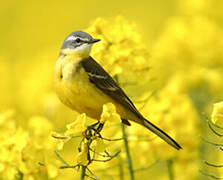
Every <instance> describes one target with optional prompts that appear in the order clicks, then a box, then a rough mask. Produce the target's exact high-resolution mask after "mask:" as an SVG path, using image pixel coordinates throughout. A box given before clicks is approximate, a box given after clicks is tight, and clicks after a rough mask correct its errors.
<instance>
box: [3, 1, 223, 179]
mask: <svg viewBox="0 0 223 180" xmlns="http://www.w3.org/2000/svg"><path fill="white" fill-rule="evenodd" d="M0 19H1V29H0V33H1V43H0V77H1V78H0V84H1V88H0V89H1V91H0V92H1V93H0V111H1V116H0V129H1V137H0V141H1V142H0V147H1V148H0V178H1V179H6V180H7V179H16V178H17V179H29V180H31V179H79V175H80V174H79V172H76V171H74V170H72V169H68V170H61V169H59V168H58V167H59V166H60V165H61V162H60V161H58V158H57V157H56V156H55V155H54V154H53V151H54V150H55V149H56V147H55V143H56V142H53V143H51V141H52V140H51V138H50V134H51V131H57V132H64V131H65V129H66V124H68V123H71V122H73V121H74V120H75V118H76V117H77V115H78V114H77V113H75V112H72V111H71V110H69V109H68V108H67V107H65V106H64V105H62V104H61V103H60V102H59V100H58V99H57V96H56V95H55V92H54V89H53V80H52V79H53V78H52V77H53V67H54V64H55V62H56V60H57V58H58V55H59V50H60V46H61V44H62V42H63V40H64V38H65V37H66V36H67V35H68V34H69V33H70V32H72V31H75V30H87V31H88V32H91V33H92V34H93V35H95V36H98V37H100V38H102V40H103V42H104V43H101V44H99V45H97V46H98V49H100V50H101V52H103V53H105V54H102V53H101V52H100V51H99V50H97V47H96V46H95V47H94V48H93V56H94V57H95V58H96V59H98V61H99V62H100V63H101V64H102V65H103V66H104V67H105V68H106V69H107V70H108V71H109V72H110V73H111V74H112V75H118V76H119V77H120V85H121V86H122V87H123V88H124V89H125V91H126V92H127V94H128V95H129V96H130V97H131V98H132V99H133V101H134V102H135V103H136V105H137V107H138V108H139V109H140V110H141V111H142V113H143V114H144V115H145V116H146V117H150V120H151V121H152V122H154V123H156V124H158V125H159V126H160V127H162V129H164V130H165V131H167V132H168V133H169V134H171V136H173V137H175V139H176V140H177V141H178V142H179V143H180V144H181V145H182V147H183V150H181V151H175V150H174V149H172V148H170V147H168V145H166V144H165V143H163V142H162V141H160V140H159V139H158V138H154V136H153V135H152V134H151V133H148V132H147V131H146V130H144V129H142V128H141V127H139V126H137V125H135V124H134V125H133V126H131V127H128V128H127V130H128V133H129V143H130V152H131V155H132V162H133V167H134V169H135V179H136V180H137V179H157V180H163V179H164V180H166V179H170V180H174V179H177V180H183V179H185V180H188V179H202V180H203V179H212V178H211V177H208V176H205V175H203V174H202V173H201V172H200V171H202V172H207V173H209V174H213V175H215V176H218V177H223V170H221V169H219V168H218V169H217V168H214V167H210V166H206V165H205V164H204V160H208V161H210V162H213V163H216V164H221V163H223V158H222V157H223V156H222V155H223V153H222V152H221V151H217V149H216V147H214V146H212V145H210V144H208V143H206V142H204V141H202V138H205V139H208V140H210V141H212V142H220V141H221V138H217V137H216V136H215V135H214V134H213V132H212V131H210V129H209V128H208V126H207V123H206V120H207V117H210V115H211V112H212V108H213V104H214V103H216V102H219V101H221V100H222V99H223V93H222V92H223V83H222V77H223V38H222V37H223V2H221V1H219V0H186V1H185V0H184V1H183V0H169V1H165V0H156V1H155V0H149V1H102V0H96V1H71V0H66V1H52V0H50V1H43V0H39V1H26V0H19V1H18V0H17V1H16V0H15V1H4V2H2V3H1V7H0ZM98 29H100V30H102V31H103V35H102V34H100V33H99V32H98V31H97V30H98ZM107 39H109V41H111V42H114V43H113V48H111V49H110V50H108V51H107V50H106V48H105V47H106V46H107V45H106V40H107ZM123 39H125V43H124V44H122V43H120V42H122V41H121V40H123ZM122 50H123V51H122ZM121 52H123V53H121ZM111 56H112V57H113V58H112V60H109V59H110V57H111ZM103 57H104V58H103ZM122 59H125V60H126V59H127V61H124V62H123V60H122ZM113 64H115V65H114V66H111V65H113ZM126 69H128V73H126ZM106 129H107V130H105V131H106V132H107V134H106V133H105V136H107V137H109V138H113V137H120V136H121V131H120V126H119V124H117V122H116V123H114V124H112V128H109V126H107V127H106ZM114 132H118V133H116V134H115V133H114ZM79 141H80V139H76V140H73V141H72V142H71V143H70V144H67V145H65V147H64V149H63V150H61V154H62V155H63V157H64V159H67V160H68V162H69V163H71V164H75V156H76V154H77V148H76V147H77V144H78V142H79ZM108 146H109V145H108ZM112 147H113V149H114V147H115V148H117V149H119V148H120V149H121V150H122V153H121V155H120V156H119V157H117V158H116V160H112V161H111V162H108V163H101V164H100V163H98V164H97V163H96V164H92V165H91V167H90V169H92V171H93V172H94V174H96V175H97V176H98V177H100V179H128V178H129V177H128V171H127V165H126V162H125V153H124V150H123V145H122V142H119V143H114V144H113V145H112ZM38 162H44V164H46V166H41V165H39V164H38ZM105 169H106V170H105Z"/></svg>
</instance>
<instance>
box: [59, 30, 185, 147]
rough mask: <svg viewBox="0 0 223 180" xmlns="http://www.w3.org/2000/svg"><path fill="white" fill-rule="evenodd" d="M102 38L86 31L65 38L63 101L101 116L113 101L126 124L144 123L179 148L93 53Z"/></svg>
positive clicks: (61, 58) (61, 81)
mask: <svg viewBox="0 0 223 180" xmlns="http://www.w3.org/2000/svg"><path fill="white" fill-rule="evenodd" d="M98 41H100V40H99V39H94V38H92V37H91V36H90V35H89V34H87V33H85V32H83V31H76V32H73V33H71V34H70V35H69V36H68V37H67V38H66V39H65V41H64V43H63V45H62V47H61V51H60V56H59V59H58V60H57V62H56V66H55V87H56V92H57V94H58V96H59V98H60V100H61V101H62V102H63V103H64V104H65V105H67V106H69V107H70V108H71V109H73V110H76V111H78V112H79V113H86V114H87V115H88V116H89V117H92V118H95V119H98V120H99V119H100V115H101V113H102V106H103V104H105V103H108V102H111V103H113V104H114V105H115V106H116V108H117V112H118V113H119V114H120V116H121V119H122V123H124V124H126V125H130V123H129V121H128V120H131V121H134V122H136V123H138V124H141V125H143V126H144V127H146V128H147V129H149V130H150V131H152V132H153V133H155V134H156V135H158V136H159V137H160V138H162V139H163V140H164V141H166V142H167V143H168V144H170V145H171V146H173V147H174V148H176V149H178V150H179V149H181V147H180V145H179V144H178V143H177V142H176V141H175V140H173V139H172V138H171V137H170V136H169V135H167V134H166V133H165V132H163V131H162V130H161V129H159V128H158V127H156V126H155V125H153V124H152V123H151V122H149V121H148V120H146V119H145V118H144V117H143V116H142V115H141V114H140V113H139V111H138V110H137V109H136V107H135V106H134V104H133V103H132V101H131V100H130V99H129V98H128V96H127V95H126V94H125V93H124V91H123V90H122V89H121V88H120V87H119V86H118V85H117V83H116V82H115V81H114V80H113V79H112V77H111V76H110V75H109V74H108V73H107V72H106V71H105V70H104V69H103V68H102V67H101V66H100V65H99V64H98V63H97V62H96V61H95V60H94V59H93V58H92V57H91V56H90V51H91V46H92V44H93V43H96V42H98Z"/></svg>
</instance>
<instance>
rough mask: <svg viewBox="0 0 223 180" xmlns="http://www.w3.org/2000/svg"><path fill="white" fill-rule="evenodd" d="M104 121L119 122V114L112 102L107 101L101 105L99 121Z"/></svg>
mask: <svg viewBox="0 0 223 180" xmlns="http://www.w3.org/2000/svg"><path fill="white" fill-rule="evenodd" d="M106 121H111V122H114V121H119V122H120V116H119V114H117V112H116V108H115V106H114V105H113V104H112V103H107V104H104V105H103V111H102V114H101V119H100V122H101V123H104V122H106Z"/></svg>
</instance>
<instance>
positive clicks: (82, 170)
mask: <svg viewBox="0 0 223 180" xmlns="http://www.w3.org/2000/svg"><path fill="white" fill-rule="evenodd" d="M85 171H86V166H81V177H80V180H84V177H85Z"/></svg>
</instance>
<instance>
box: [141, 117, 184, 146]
mask: <svg viewBox="0 0 223 180" xmlns="http://www.w3.org/2000/svg"><path fill="white" fill-rule="evenodd" d="M142 121H143V124H142V125H143V126H145V127H146V128H147V129H149V130H150V131H152V132H153V133H155V134H156V135H157V136H159V137H160V138H162V139H163V140H164V141H166V142H167V143H168V144H169V145H171V146H173V147H174V148H176V149H177V150H180V149H182V147H181V146H180V145H179V144H178V143H177V142H176V141H175V140H173V139H172V138H171V137H170V136H169V135H167V134H166V133H165V132H163V131H162V130H161V129H159V128H158V127H156V126H155V125H153V124H152V123H151V122H149V121H148V120H146V119H143V120H142Z"/></svg>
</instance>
